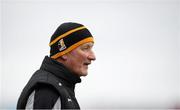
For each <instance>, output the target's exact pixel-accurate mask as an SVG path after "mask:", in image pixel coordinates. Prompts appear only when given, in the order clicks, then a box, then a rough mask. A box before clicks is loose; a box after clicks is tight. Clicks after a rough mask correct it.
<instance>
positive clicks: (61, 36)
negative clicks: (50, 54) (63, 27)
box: [49, 26, 86, 46]
mask: <svg viewBox="0 0 180 110" xmlns="http://www.w3.org/2000/svg"><path fill="white" fill-rule="evenodd" d="M84 28H86V27H84V26H81V27H78V28H75V29H72V30H70V31H68V32H66V33H64V34H62V35H60V36H59V37H57V38H56V39H54V40H53V41H52V42H50V43H49V46H51V45H53V44H54V43H56V42H57V41H58V40H59V39H61V38H63V37H66V36H67V35H69V34H71V33H73V32H76V31H79V30H82V29H84Z"/></svg>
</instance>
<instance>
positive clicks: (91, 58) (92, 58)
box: [88, 51, 96, 60]
mask: <svg viewBox="0 0 180 110" xmlns="http://www.w3.org/2000/svg"><path fill="white" fill-rule="evenodd" d="M88 59H89V60H96V56H95V54H94V52H93V51H91V52H90V53H89V55H88Z"/></svg>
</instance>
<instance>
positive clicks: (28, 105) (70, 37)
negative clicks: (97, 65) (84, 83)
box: [17, 22, 96, 109]
mask: <svg viewBox="0 0 180 110" xmlns="http://www.w3.org/2000/svg"><path fill="white" fill-rule="evenodd" d="M93 44H94V40H93V37H92V35H91V33H90V32H89V31H88V29H87V28H86V27H84V26H83V25H82V24H78V23H72V22H68V23H63V24H61V25H60V26H59V27H58V28H57V30H56V31H55V33H54V34H53V35H52V37H51V40H50V44H49V46H50V57H48V56H46V57H45V58H44V60H43V63H42V65H41V67H40V69H39V70H37V71H36V72H35V73H34V74H33V76H32V77H31V79H30V80H29V82H28V83H27V85H26V86H25V88H24V89H23V91H22V93H21V96H20V98H19V100H18V104H17V109H80V107H79V104H78V102H77V100H76V98H75V93H74V88H75V84H76V83H80V82H81V79H80V77H81V76H86V75H87V73H88V72H87V70H88V65H90V64H91V61H92V60H95V59H96V58H95V55H94V53H93V51H92V47H93Z"/></svg>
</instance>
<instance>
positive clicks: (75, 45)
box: [51, 37, 94, 59]
mask: <svg viewBox="0 0 180 110" xmlns="http://www.w3.org/2000/svg"><path fill="white" fill-rule="evenodd" d="M87 42H94V40H93V37H88V38H85V39H83V40H81V41H79V42H77V43H75V44H73V45H72V46H70V47H69V48H67V49H66V50H64V51H62V52H59V53H57V54H55V55H53V56H51V58H54V59H56V58H58V57H60V56H62V55H64V54H66V53H68V52H70V51H71V50H73V49H75V48H76V47H78V46H80V45H81V44H84V43H87Z"/></svg>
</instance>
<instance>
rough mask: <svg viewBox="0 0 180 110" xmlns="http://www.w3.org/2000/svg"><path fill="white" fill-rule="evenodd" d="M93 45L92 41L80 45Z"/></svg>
mask: <svg viewBox="0 0 180 110" xmlns="http://www.w3.org/2000/svg"><path fill="white" fill-rule="evenodd" d="M93 45H94V43H93V42H87V43H84V44H82V45H81V46H93Z"/></svg>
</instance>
